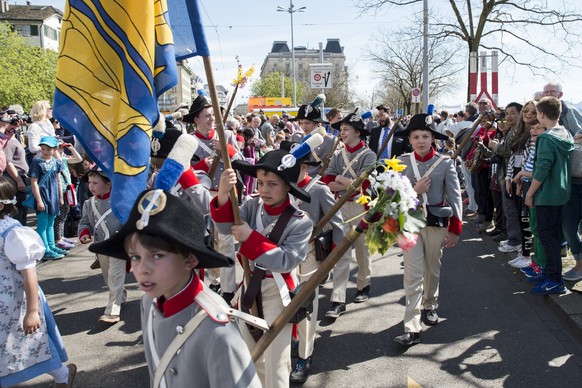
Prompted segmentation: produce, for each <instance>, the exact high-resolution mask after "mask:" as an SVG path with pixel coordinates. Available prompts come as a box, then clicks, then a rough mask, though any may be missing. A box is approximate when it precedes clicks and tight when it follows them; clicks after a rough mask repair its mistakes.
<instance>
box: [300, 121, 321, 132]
mask: <svg viewBox="0 0 582 388" xmlns="http://www.w3.org/2000/svg"><path fill="white" fill-rule="evenodd" d="M318 125H319V124H318V123H316V122H315V121H311V120H307V119H301V120H299V126H300V127H301V129H303V132H305V134H306V135H309V134H310V133H311V132H312V131H313V130H314V129H315V128H317V126H318Z"/></svg>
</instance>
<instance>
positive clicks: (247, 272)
mask: <svg viewBox="0 0 582 388" xmlns="http://www.w3.org/2000/svg"><path fill="white" fill-rule="evenodd" d="M202 60H203V63H204V72H205V73H206V79H207V80H208V89H209V90H210V98H211V99H212V108H213V109H214V111H215V112H220V107H219V106H218V95H217V93H216V84H215V83H214V74H213V73H212V64H211V62H210V57H202ZM216 130H217V131H218V140H219V141H220V151H221V153H222V160H223V161H224V169H225V170H226V169H229V168H232V165H231V163H230V157H229V156H228V146H227V144H226V135H225V134H224V124H223V122H222V116H221V115H220V114H218V115H216ZM211 179H212V177H211ZM229 194H230V195H229V197H230V204H231V206H232V213H233V216H234V223H235V225H242V220H241V218H240V209H239V207H238V197H237V195H236V189H235V188H234V187H233V188H232V189H231V190H230V193H229ZM241 263H242V267H243V271H244V278H245V282H246V284H247V285H248V284H249V281H250V279H251V269H250V266H249V260H248V259H247V258H246V257H243V256H241ZM253 315H254V314H253Z"/></svg>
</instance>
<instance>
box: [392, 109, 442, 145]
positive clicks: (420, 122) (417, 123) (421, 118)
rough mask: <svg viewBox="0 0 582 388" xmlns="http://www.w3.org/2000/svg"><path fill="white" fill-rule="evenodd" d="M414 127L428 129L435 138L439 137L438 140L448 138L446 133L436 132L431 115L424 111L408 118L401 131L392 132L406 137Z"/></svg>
mask: <svg viewBox="0 0 582 388" xmlns="http://www.w3.org/2000/svg"><path fill="white" fill-rule="evenodd" d="M415 129H420V130H423V131H429V132H431V133H432V134H433V136H434V137H435V138H436V139H439V140H448V139H449V137H448V136H447V135H444V134H442V133H440V132H437V130H436V125H435V122H434V120H433V117H432V115H429V114H426V113H420V114H417V115H414V116H412V118H411V119H410V122H409V123H408V125H407V126H406V128H405V129H404V130H403V131H400V132H396V133H395V134H394V136H400V137H407V136H409V135H410V131H412V130H415Z"/></svg>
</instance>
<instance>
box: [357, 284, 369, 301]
mask: <svg viewBox="0 0 582 388" xmlns="http://www.w3.org/2000/svg"><path fill="white" fill-rule="evenodd" d="M368 299H370V286H366V287H364V288H363V289H361V290H358V292H356V296H355V297H354V303H362V302H365V301H367V300H368Z"/></svg>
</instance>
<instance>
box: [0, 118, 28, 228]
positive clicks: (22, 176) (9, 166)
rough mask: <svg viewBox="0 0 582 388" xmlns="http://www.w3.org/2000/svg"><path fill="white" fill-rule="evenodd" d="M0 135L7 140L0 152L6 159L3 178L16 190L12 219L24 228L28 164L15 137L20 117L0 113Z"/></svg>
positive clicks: (23, 150)
mask: <svg viewBox="0 0 582 388" xmlns="http://www.w3.org/2000/svg"><path fill="white" fill-rule="evenodd" d="M0 113H1V117H0V133H1V134H2V135H4V136H6V138H7V139H8V141H7V142H6V144H5V145H4V148H3V149H1V150H0V152H3V154H4V156H5V157H6V170H5V173H4V176H6V177H8V178H10V179H11V180H12V181H13V182H14V185H15V186H16V188H17V189H18V190H17V192H16V201H17V202H16V208H17V210H18V213H17V214H16V215H15V216H14V219H16V220H18V221H19V222H20V223H21V224H22V225H23V226H26V215H27V213H28V209H27V208H26V207H25V206H23V205H22V201H24V199H25V198H26V186H27V185H29V184H30V180H29V179H28V176H27V173H28V163H27V162H26V150H25V149H24V146H23V145H22V143H21V142H20V141H19V140H18V138H17V136H16V129H17V128H18V127H19V126H20V125H21V124H22V123H23V121H22V119H21V118H20V116H18V115H17V114H16V112H13V113H12V114H11V112H10V111H5V112H0ZM0 136H1V135H0Z"/></svg>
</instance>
